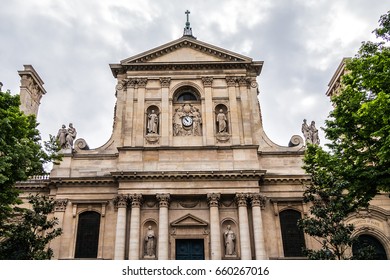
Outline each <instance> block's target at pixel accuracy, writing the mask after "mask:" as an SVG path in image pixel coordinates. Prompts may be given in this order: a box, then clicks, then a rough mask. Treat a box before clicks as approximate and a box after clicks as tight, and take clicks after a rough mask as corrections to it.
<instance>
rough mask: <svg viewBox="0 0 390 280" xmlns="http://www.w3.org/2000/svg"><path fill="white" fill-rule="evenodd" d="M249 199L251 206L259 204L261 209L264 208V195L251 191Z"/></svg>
mask: <svg viewBox="0 0 390 280" xmlns="http://www.w3.org/2000/svg"><path fill="white" fill-rule="evenodd" d="M249 199H250V200H251V203H252V207H254V206H260V208H261V209H264V208H265V201H266V197H265V196H264V195H261V194H259V193H251V194H249Z"/></svg>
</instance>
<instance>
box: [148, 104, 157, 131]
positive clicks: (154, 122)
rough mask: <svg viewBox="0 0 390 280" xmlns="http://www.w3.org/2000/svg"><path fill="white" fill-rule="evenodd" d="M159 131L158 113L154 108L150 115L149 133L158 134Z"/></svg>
mask: <svg viewBox="0 0 390 280" xmlns="http://www.w3.org/2000/svg"><path fill="white" fill-rule="evenodd" d="M157 132H158V115H157V114H156V113H155V112H154V110H152V112H151V113H150V114H149V115H148V133H152V134H156V133H157Z"/></svg>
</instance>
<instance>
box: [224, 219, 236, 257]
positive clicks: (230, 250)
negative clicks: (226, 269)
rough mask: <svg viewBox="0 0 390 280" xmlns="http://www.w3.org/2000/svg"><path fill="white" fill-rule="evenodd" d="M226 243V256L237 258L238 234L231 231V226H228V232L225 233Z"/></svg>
mask: <svg viewBox="0 0 390 280" xmlns="http://www.w3.org/2000/svg"><path fill="white" fill-rule="evenodd" d="M223 237H224V243H225V256H226V257H235V256H236V234H235V233H234V231H233V230H232V229H231V226H230V225H227V227H226V231H225V232H224V233H223Z"/></svg>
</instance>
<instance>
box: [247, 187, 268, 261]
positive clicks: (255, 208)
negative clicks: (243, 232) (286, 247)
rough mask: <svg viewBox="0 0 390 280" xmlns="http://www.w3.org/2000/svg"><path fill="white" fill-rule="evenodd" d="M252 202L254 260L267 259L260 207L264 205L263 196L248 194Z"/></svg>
mask: <svg viewBox="0 0 390 280" xmlns="http://www.w3.org/2000/svg"><path fill="white" fill-rule="evenodd" d="M250 199H251V203H252V218H253V234H254V240H255V255H256V260H265V259H267V253H266V249H265V241H264V231H263V220H262V217H261V209H262V208H264V206H265V197H264V196H262V195H260V194H259V193H255V194H250Z"/></svg>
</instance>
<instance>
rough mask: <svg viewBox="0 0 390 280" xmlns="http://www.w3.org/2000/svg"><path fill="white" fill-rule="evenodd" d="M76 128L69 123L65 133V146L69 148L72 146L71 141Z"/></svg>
mask: <svg viewBox="0 0 390 280" xmlns="http://www.w3.org/2000/svg"><path fill="white" fill-rule="evenodd" d="M76 135H77V132H76V129H75V128H74V127H73V124H72V123H70V124H69V127H68V131H67V135H66V146H67V148H69V149H71V148H72V147H73V141H74V140H75V139H76Z"/></svg>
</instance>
